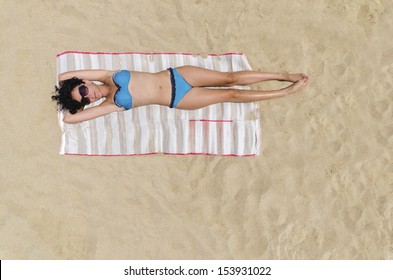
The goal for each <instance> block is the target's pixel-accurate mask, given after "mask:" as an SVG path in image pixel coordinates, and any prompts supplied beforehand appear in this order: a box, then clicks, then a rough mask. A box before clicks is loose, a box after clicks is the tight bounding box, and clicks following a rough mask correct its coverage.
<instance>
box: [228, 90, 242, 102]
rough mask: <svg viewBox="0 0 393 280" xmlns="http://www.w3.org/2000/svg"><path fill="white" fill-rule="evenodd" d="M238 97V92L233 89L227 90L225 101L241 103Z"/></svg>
mask: <svg viewBox="0 0 393 280" xmlns="http://www.w3.org/2000/svg"><path fill="white" fill-rule="evenodd" d="M240 97H241V96H240V90H238V89H235V88H231V89H227V100H228V101H229V102H241V100H240Z"/></svg>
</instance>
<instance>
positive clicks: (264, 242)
mask: <svg viewBox="0 0 393 280" xmlns="http://www.w3.org/2000/svg"><path fill="white" fill-rule="evenodd" d="M0 27H1V32H0V36H1V40H0V65H1V66H0V87H1V89H2V92H1V94H2V102H1V103H0V106H1V107H0V112H1V113H0V114H1V118H0V128H1V134H0V164H1V169H0V236H1V238H0V259H393V245H392V244H393V170H392V166H393V165H392V161H393V158H392V157H393V153H392V150H393V121H392V119H393V102H392V101H393V93H392V86H393V47H392V43H391V42H392V39H391V35H392V30H393V2H392V1H388V0H358V1H339V0H317V1H308V0H297V1H287V0H279V1H270V0H264V1H259V0H252V1H245V0H243V1H241V0H236V1H232V0H222V1H180V0H172V1H170V0H165V1H164V0H160V1H158V0H157V1H146V0H138V1H117V0H111V1H92V0H91V1H82V2H81V1H79V0H67V1H51V0H47V1H45V0H42V1H38V0H36V1H12V0H0ZM65 50H80V51H107V52H112V51H115V52H121V51H147V52H149V51H154V52H156V51H157V52H166V51H168V52H191V53H200V54H207V53H223V52H228V51H242V52H244V53H245V54H246V55H247V57H248V60H249V62H250V64H251V66H252V67H253V68H254V69H259V70H262V71H283V72H305V73H307V74H309V75H310V76H311V79H312V81H311V84H310V86H309V88H307V90H305V91H304V92H302V93H298V94H295V95H292V96H288V97H285V98H280V99H274V100H271V101H266V102H262V103H261V106H262V110H261V124H262V127H263V150H262V152H261V155H259V156H257V157H252V158H233V157H229V158H227V157H208V156H164V155H152V156H141V157H73V156H60V155H59V154H58V152H59V145H60V136H61V132H60V129H59V127H58V124H57V114H56V106H55V104H54V103H53V102H52V101H51V100H50V95H51V93H52V92H53V89H54V85H55V80H56V77H55V72H56V65H55V56H56V54H57V53H59V52H62V51H65ZM278 86H282V85H281V84H278V83H267V84H265V85H262V84H260V85H258V86H257V88H276V87H278Z"/></svg>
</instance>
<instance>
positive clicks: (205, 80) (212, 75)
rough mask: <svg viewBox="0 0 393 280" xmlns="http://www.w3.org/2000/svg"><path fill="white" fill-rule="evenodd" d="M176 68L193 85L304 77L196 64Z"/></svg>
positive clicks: (205, 85)
mask: <svg viewBox="0 0 393 280" xmlns="http://www.w3.org/2000/svg"><path fill="white" fill-rule="evenodd" d="M176 70H178V71H179V73H180V75H182V76H183V78H184V79H185V80H186V81H187V82H188V83H189V84H190V85H191V86H193V87H216V86H235V85H240V86H242V85H251V84H255V83H259V82H264V81H271V80H278V81H288V82H296V81H298V80H300V79H302V78H305V77H306V75H304V74H285V73H268V72H259V71H248V70H245V71H237V72H220V71H215V70H210V69H205V68H201V67H196V66H182V67H177V68H176Z"/></svg>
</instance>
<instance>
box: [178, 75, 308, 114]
mask: <svg viewBox="0 0 393 280" xmlns="http://www.w3.org/2000/svg"><path fill="white" fill-rule="evenodd" d="M307 84H308V78H302V79H300V80H299V81H297V82H295V83H294V84H292V85H290V86H288V87H286V88H283V89H279V90H271V91H261V90H238V89H210V88H204V87H196V88H192V89H191V90H190V91H189V92H188V93H187V94H186V95H185V96H184V98H183V99H182V100H181V101H180V102H179V104H178V105H177V106H176V108H177V109H184V110H195V109H200V108H203V107H206V106H209V105H212V104H217V103H222V102H256V101H261V100H266V99H272V98H277V97H281V96H286V95H288V94H292V93H295V92H298V91H300V90H302V89H303V88H305V87H306V86H307Z"/></svg>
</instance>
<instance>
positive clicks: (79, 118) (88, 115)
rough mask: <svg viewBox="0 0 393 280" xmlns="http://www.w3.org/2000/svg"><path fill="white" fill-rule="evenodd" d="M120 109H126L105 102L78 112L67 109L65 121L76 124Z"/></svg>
mask: <svg viewBox="0 0 393 280" xmlns="http://www.w3.org/2000/svg"><path fill="white" fill-rule="evenodd" d="M120 111H124V108H120V107H117V106H116V105H115V104H106V103H105V102H103V103H101V104H100V105H99V106H94V107H92V108H87V109H84V110H81V111H79V112H77V113H76V114H71V113H70V112H68V111H67V112H65V115H64V118H63V122H65V123H70V124H75V123H80V122H84V121H88V120H91V119H95V118H98V117H101V116H105V115H107V114H110V113H113V112H120Z"/></svg>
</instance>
